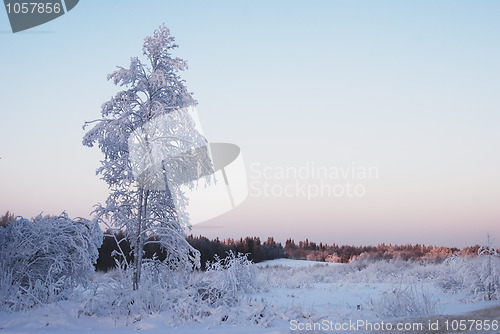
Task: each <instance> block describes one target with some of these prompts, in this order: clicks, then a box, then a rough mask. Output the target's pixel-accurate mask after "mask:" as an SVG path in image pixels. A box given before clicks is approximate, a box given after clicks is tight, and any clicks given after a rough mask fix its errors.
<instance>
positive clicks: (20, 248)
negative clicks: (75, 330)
mask: <svg viewBox="0 0 500 334" xmlns="http://www.w3.org/2000/svg"><path fill="white" fill-rule="evenodd" d="M101 242H102V232H101V230H100V229H99V226H98V225H96V224H93V223H91V222H90V221H88V220H86V219H80V218H78V219H74V220H73V219H70V218H69V217H68V215H67V214H66V213H62V214H61V215H60V216H59V217H48V216H46V217H41V216H39V217H37V218H35V219H33V220H28V219H25V218H22V217H18V218H16V219H15V220H14V221H12V222H11V223H10V224H9V225H8V226H7V227H5V228H0V272H1V273H2V274H1V276H0V283H1V285H2V287H1V288H0V294H1V296H0V297H1V298H0V300H1V303H0V308H4V309H20V308H24V307H30V306H33V305H35V304H39V303H46V302H51V301H55V300H60V299H64V298H66V297H67V295H68V293H70V292H71V290H72V288H74V287H75V286H78V285H80V284H85V283H86V282H87V280H88V278H89V277H90V276H91V275H92V274H93V273H94V264H95V263H96V260H97V257H98V255H99V254H98V248H99V247H100V245H101Z"/></svg>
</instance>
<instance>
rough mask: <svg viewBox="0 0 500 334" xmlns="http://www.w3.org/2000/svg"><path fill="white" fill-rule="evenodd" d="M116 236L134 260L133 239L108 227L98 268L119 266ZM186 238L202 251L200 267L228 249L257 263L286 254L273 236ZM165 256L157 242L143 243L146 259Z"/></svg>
mask: <svg viewBox="0 0 500 334" xmlns="http://www.w3.org/2000/svg"><path fill="white" fill-rule="evenodd" d="M117 240H118V241H120V240H122V241H121V242H120V247H121V250H122V251H123V253H124V254H126V256H127V262H131V261H132V258H133V257H132V254H131V247H130V242H129V241H128V240H126V238H125V235H124V234H123V232H121V231H120V232H118V233H116V234H115V236H114V237H113V236H112V235H111V234H110V233H109V231H108V232H107V233H106V236H105V237H104V240H103V243H102V246H101V248H100V249H99V258H98V259H97V264H96V269H97V270H100V271H107V270H109V269H111V268H114V267H115V266H116V261H115V258H116V256H117V254H118V253H121V252H120V250H119V249H118V246H117V242H116V241H117ZM186 240H187V241H188V242H189V244H190V245H191V246H192V247H193V248H195V249H197V250H198V251H199V252H200V254H201V259H200V262H201V269H205V266H206V263H207V261H214V259H215V257H216V256H218V257H220V258H224V257H226V255H227V253H228V252H229V251H232V252H234V253H235V254H237V253H243V254H247V256H248V259H249V260H251V261H253V262H254V263H258V262H262V261H265V260H273V259H278V258H283V257H287V254H286V253H285V249H284V248H283V246H282V245H281V243H277V242H275V241H274V239H273V238H268V239H267V240H266V241H265V242H261V241H260V239H259V238H257V237H253V238H250V237H247V238H244V239H243V238H241V239H237V240H234V239H226V240H223V241H220V240H219V239H214V240H210V239H208V238H205V237H203V236H197V237H195V236H193V235H190V236H189V237H187V238H186ZM166 256H167V254H166V253H165V251H164V250H163V249H162V248H161V247H160V245H159V244H158V243H146V245H145V246H144V258H146V259H152V258H153V257H156V258H158V259H159V260H164V259H165V258H166Z"/></svg>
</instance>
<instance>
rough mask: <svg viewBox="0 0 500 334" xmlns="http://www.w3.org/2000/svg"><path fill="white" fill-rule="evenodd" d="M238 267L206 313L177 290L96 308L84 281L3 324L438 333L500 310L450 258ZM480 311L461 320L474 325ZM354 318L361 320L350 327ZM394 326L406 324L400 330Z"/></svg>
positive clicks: (47, 329)
mask: <svg viewBox="0 0 500 334" xmlns="http://www.w3.org/2000/svg"><path fill="white" fill-rule="evenodd" d="M240 269H241V268H238V270H240ZM243 269H244V270H247V272H248V273H251V276H242V279H243V280H245V279H247V278H248V277H251V278H252V280H254V282H245V284H247V285H248V286H250V287H251V288H248V287H245V288H244V289H240V290H238V291H237V294H235V295H234V296H235V297H234V299H235V302H234V303H228V302H227V301H224V300H223V299H222V297H220V295H219V298H221V299H220V300H222V302H221V303H219V302H218V301H217V300H216V299H214V302H213V303H212V304H211V305H212V306H213V307H212V308H210V309H206V310H205V311H204V312H205V315H204V316H202V315H200V314H202V313H200V312H199V310H198V309H196V311H193V310H194V309H188V308H189V307H190V306H189V305H191V304H189V303H187V302H186V301H185V300H188V299H181V298H179V299H177V300H174V301H168V302H171V303H176V302H177V303H178V304H179V305H181V306H182V307H184V309H182V310H181V311H179V309H178V308H174V309H175V312H173V311H172V308H169V307H167V308H165V311H162V312H143V313H139V314H137V313H136V314H134V315H132V314H130V315H129V314H108V315H102V314H101V315H100V314H99V312H95V311H94V312H88V302H89V298H88V294H89V291H81V292H80V299H79V300H78V301H69V300H66V301H59V302H57V303H52V304H49V305H46V306H42V307H35V308H33V309H30V310H25V311H17V312H6V311H4V312H1V313H0V332H1V333H107V334H113V333H129V332H130V333H132V332H136V331H137V330H140V331H141V332H146V333H152V334H153V333H154V334H156V333H170V332H178V333H187V334H190V333H214V334H215V333H217V334H219V333H243V334H246V333H248V334H250V333H258V334H259V333H268V334H279V333H293V332H303V333H346V332H349V333H371V332H373V333H384V332H393V333H398V332H401V333H436V331H430V328H429V326H431V324H432V325H435V324H438V325H439V327H440V328H441V331H439V333H448V332H449V333H454V332H457V331H453V329H454V328H455V329H456V328H457V326H459V325H460V320H463V321H464V320H467V321H469V320H477V321H479V320H480V321H481V322H480V324H481V326H483V325H486V324H489V327H490V329H489V330H484V328H483V329H482V330H474V329H472V330H470V331H469V328H468V329H467V331H463V333H498V332H500V330H495V328H496V327H494V324H495V320H496V321H497V322H496V323H498V320H499V318H500V301H499V300H492V301H484V300H481V298H480V296H477V295H476V296H475V295H474V294H472V293H471V292H470V291H457V289H456V287H458V286H460V284H462V283H461V282H459V281H458V280H457V277H458V276H459V274H460V272H458V271H457V270H463V268H462V269H461V267H459V266H457V265H455V264H453V263H452V264H450V263H445V264H438V265H435V264H428V265H418V264H411V263H406V262H389V263H387V262H375V263H369V264H363V263H351V264H325V263H318V262H312V261H297V260H288V259H279V260H274V261H268V262H264V263H260V264H257V265H251V266H250V267H246V268H243ZM454 273H456V275H454ZM232 274H236V275H238V273H236V272H231V270H228V271H227V272H225V273H224V275H226V276H212V277H211V279H216V280H217V282H216V284H219V283H220V282H222V281H224V280H226V278H227V277H228V276H230V275H232ZM113 275H116V273H112V274H106V275H104V274H96V275H95V277H94V278H93V281H94V284H96V286H103V285H102V284H104V283H105V282H110V280H111V279H112V278H113ZM206 276H210V273H208V274H207V273H206V272H205V273H199V277H198V278H197V279H199V281H198V282H202V281H203V280H204V279H205V278H206ZM232 282H233V283H234V282H235V281H234V280H233V281H232ZM240 283H241V282H240ZM214 286H215V285H214ZM96 289H97V290H98V289H100V288H96ZM462 290H463V289H462ZM207 291H208V290H207ZM94 293H95V292H94ZM82 296H87V297H86V298H83V297H82ZM186 298H190V297H189V296H187V297H186ZM483 299H484V298H483ZM216 301H217V302H216ZM203 302H206V300H205V299H203ZM103 305H104V304H103ZM97 307H99V306H97ZM103 307H104V306H103ZM191 307H193V306H192V305H191ZM101 311H102V310H101ZM182 312H184V313H182ZM190 312H191V313H190ZM91 313H94V314H91ZM181 318H182V319H181ZM476 318H477V319H476ZM446 321H448V323H446ZM477 321H475V322H469V323H467V326H478V322H477ZM446 325H447V326H448V331H446V330H445V326H446ZM353 326H358V327H356V328H355V329H353V328H354V327H353ZM382 326H385V327H382ZM387 326H393V327H391V328H392V329H391V328H389V327H387ZM395 326H403V327H401V328H404V330H397V329H396V327H395ZM492 326H493V327H492ZM485 327H487V326H485ZM432 329H433V328H432Z"/></svg>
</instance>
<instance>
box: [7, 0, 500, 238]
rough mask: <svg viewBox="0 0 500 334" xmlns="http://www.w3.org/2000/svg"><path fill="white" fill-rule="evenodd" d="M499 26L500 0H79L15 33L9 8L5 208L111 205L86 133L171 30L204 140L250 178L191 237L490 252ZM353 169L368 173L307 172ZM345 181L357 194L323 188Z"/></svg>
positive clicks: (499, 177)
mask: <svg viewBox="0 0 500 334" xmlns="http://www.w3.org/2000/svg"><path fill="white" fill-rule="evenodd" d="M499 17H500V2H498V1H456V0H453V1H413V2H411V1H182V2H181V1H159V0H158V1H149V0H140V1H139V0H136V1H98V0H85V1H80V3H79V4H78V5H77V6H76V7H75V8H74V9H73V10H72V11H70V12H69V13H67V14H65V15H63V16H62V17H60V18H58V19H56V20H53V21H51V22H49V23H46V24H44V25H41V26H38V27H35V28H33V29H30V30H28V31H25V32H20V33H16V34H12V32H11V31H10V26H9V23H8V20H7V15H6V13H5V11H4V10H3V8H2V9H0V73H1V74H0V94H1V101H2V104H1V106H0V116H1V118H0V157H1V160H0V213H3V212H5V211H6V210H10V211H13V212H15V213H16V214H19V215H23V216H26V217H31V216H34V215H37V214H38V213H40V212H42V211H43V212H45V213H50V214H56V213H60V212H61V211H63V210H66V211H67V212H68V214H69V215H70V216H83V217H89V214H90V212H91V211H92V206H93V205H94V204H95V203H97V202H99V201H103V200H104V199H105V198H106V195H107V189H106V185H105V183H104V182H103V181H101V180H99V178H98V177H97V176H95V169H96V168H97V167H98V165H99V159H100V153H99V150H98V149H97V148H94V149H90V148H86V147H83V146H82V145H81V139H82V136H83V134H84V131H83V130H82V125H83V123H84V121H86V120H92V119H96V118H98V117H99V113H100V105H101V104H102V103H103V102H105V101H107V100H108V99H109V98H110V97H111V96H112V95H114V93H115V92H117V91H118V88H117V87H115V86H114V85H113V84H112V83H110V82H107V81H106V75H107V74H108V73H110V72H112V71H113V70H114V69H115V68H116V66H128V64H129V59H130V57H133V56H140V55H141V54H142V42H143V39H144V37H145V36H148V35H151V34H152V32H153V30H154V29H155V28H157V27H158V26H159V25H160V24H162V23H163V22H165V24H166V25H167V26H168V27H169V28H170V30H171V33H172V35H173V36H175V37H176V41H177V43H178V44H179V45H180V48H179V49H178V50H177V52H176V54H175V55H176V56H178V57H181V58H184V59H186V60H188V62H189V70H188V71H187V72H185V73H184V74H183V78H184V79H186V81H187V86H188V88H189V90H190V91H192V92H194V93H195V98H196V99H197V100H198V102H199V105H198V114H199V116H200V119H201V123H202V126H203V130H204V133H205V135H206V137H207V139H208V140H209V141H211V142H229V143H234V144H237V145H239V146H240V147H241V150H242V153H243V157H244V160H245V164H246V167H247V176H248V181H249V184H250V196H249V198H248V199H247V200H246V201H245V202H244V203H243V204H242V205H241V206H240V207H238V208H237V209H235V210H233V211H231V212H229V213H227V214H225V215H223V216H220V217H218V218H215V219H213V220H210V221H208V222H205V223H202V224H199V225H195V226H194V227H193V233H195V234H203V235H206V236H208V237H216V236H218V237H220V238H226V237H240V236H253V235H256V236H260V237H261V238H267V237H268V236H275V237H276V238H277V239H278V240H280V241H284V239H285V238H287V237H293V238H295V239H296V240H303V239H305V238H309V240H312V241H316V242H327V243H332V242H336V243H338V244H344V243H349V244H355V245H361V244H378V243H382V242H385V243H398V244H401V243H424V244H435V245H446V246H459V247H462V246H466V245H472V244H476V243H481V242H482V241H483V240H484V239H485V235H486V233H487V232H489V233H491V234H492V235H493V237H496V239H497V242H496V244H497V245H498V244H500V243H499V242H498V240H500V61H499V59H500V39H499V36H500V20H499ZM353 166H354V167H356V168H357V170H358V171H360V170H363V169H366V168H370V167H374V168H376V170H377V175H376V177H370V178H366V179H364V178H362V177H360V175H357V176H356V177H354V178H353V177H349V176H346V177H339V178H335V177H334V176H333V175H331V174H329V176H328V177H326V178H325V177H315V176H313V175H312V173H314V172H317V171H318V170H324V169H328V170H329V171H330V172H333V171H335V170H337V171H338V170H344V171H345V170H346V169H347V168H349V167H353ZM283 171H289V172H292V171H296V172H298V171H302V175H301V177H299V179H298V180H297V179H296V178H294V177H293V175H290V173H288V174H287V175H281V172H283ZM285 174H286V173H285ZM322 182H323V183H322ZM348 182H350V183H353V184H358V185H359V187H361V188H358V190H360V189H362V190H364V193H363V195H362V196H353V197H349V196H347V195H343V196H331V195H328V193H327V192H328V191H329V190H332V189H334V187H347V183H348ZM322 184H323V188H322V189H323V190H322V192H321V191H320V193H319V194H316V193H314V192H315V191H317V190H318V189H320V188H319V187H321V185H322ZM324 184H326V186H325V185H324ZM266 187H267V188H266ZM265 189H271V193H268V194H266V193H265ZM285 189H287V191H288V192H287V194H284V193H283V194H281V192H284V191H285ZM304 189H305V190H304ZM335 189H337V190H338V189H339V188H335ZM307 197H310V198H309V199H308V198H307Z"/></svg>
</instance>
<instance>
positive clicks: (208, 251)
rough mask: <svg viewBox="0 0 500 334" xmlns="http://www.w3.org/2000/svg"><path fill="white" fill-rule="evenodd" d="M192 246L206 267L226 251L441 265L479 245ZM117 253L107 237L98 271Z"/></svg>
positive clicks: (151, 250)
mask: <svg viewBox="0 0 500 334" xmlns="http://www.w3.org/2000/svg"><path fill="white" fill-rule="evenodd" d="M116 237H117V240H121V239H122V238H124V235H123V233H122V232H119V234H118V235H117V236H116ZM187 241H188V242H189V244H190V245H191V246H193V247H194V248H195V249H197V250H198V251H199V252H200V253H201V268H202V269H204V268H205V264H206V263H207V261H213V260H214V258H215V256H218V257H220V258H223V257H225V256H226V255H227V253H228V252H229V251H233V252H234V253H243V254H247V255H248V258H249V259H250V260H252V261H253V262H254V263H258V262H262V261H265V260H273V259H278V258H290V259H296V260H310V261H321V262H339V263H349V262H352V261H354V260H365V261H378V260H386V261H387V260H393V259H394V260H404V261H427V262H433V263H435V262H442V261H443V260H444V259H446V258H447V257H449V256H451V255H453V254H458V255H460V256H475V255H477V253H478V250H479V246H473V247H466V248H464V249H462V250H460V249H459V248H455V247H452V248H449V247H436V246H425V245H419V244H416V245H409V244H408V245H386V244H380V245H377V246H349V245H342V246H339V245H336V244H332V245H327V244H323V243H319V244H317V243H314V242H310V241H309V240H307V239H306V240H305V241H300V242H299V243H298V244H296V243H295V241H294V240H293V239H288V240H287V241H286V243H285V247H283V245H282V244H281V243H279V242H276V241H275V240H274V238H272V237H269V238H268V239H267V240H266V241H265V242H261V241H260V238H258V237H247V238H240V239H225V240H219V239H218V238H216V239H213V240H210V239H208V238H206V237H203V236H193V235H190V236H189V237H187ZM121 246H122V250H123V252H124V253H125V254H128V256H127V257H128V259H127V260H128V261H132V256H131V255H130V249H131V248H130V243H129V242H128V241H127V240H124V241H123V242H122V243H121ZM116 251H118V249H117V247H116V241H115V238H113V237H112V236H109V235H108V236H106V237H105V238H104V241H103V244H102V246H101V248H100V249H99V259H98V261H97V265H96V268H97V270H101V271H107V270H108V269H110V268H113V267H114V266H115V260H114V256H113V254H115V252H116ZM144 251H145V258H153V256H155V257H157V258H158V259H160V260H163V259H165V257H166V254H165V252H164V251H163V250H162V249H161V247H160V245H159V244H155V243H148V244H147V245H146V246H145V249H144Z"/></svg>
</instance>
